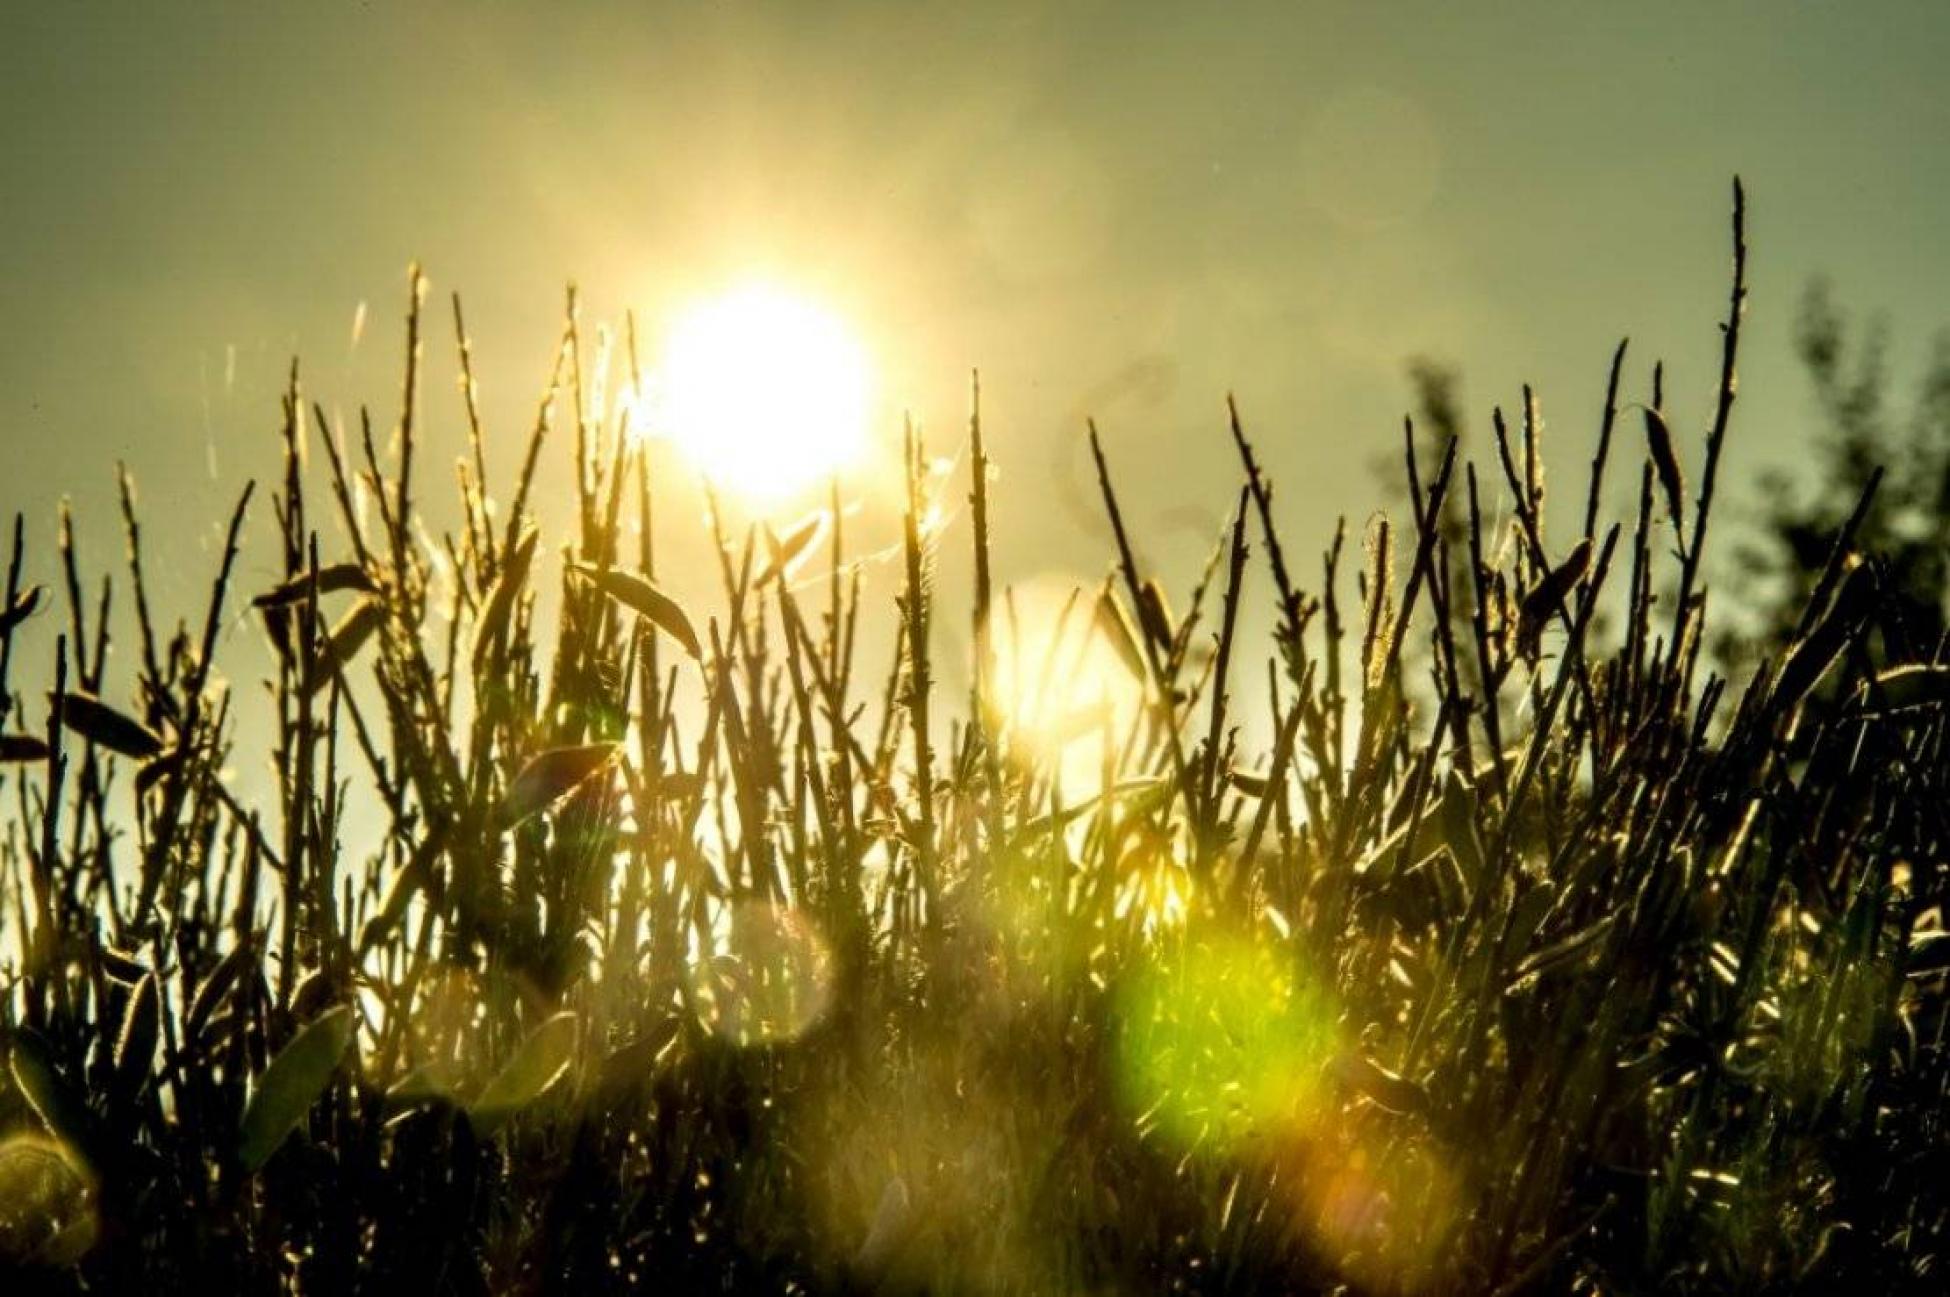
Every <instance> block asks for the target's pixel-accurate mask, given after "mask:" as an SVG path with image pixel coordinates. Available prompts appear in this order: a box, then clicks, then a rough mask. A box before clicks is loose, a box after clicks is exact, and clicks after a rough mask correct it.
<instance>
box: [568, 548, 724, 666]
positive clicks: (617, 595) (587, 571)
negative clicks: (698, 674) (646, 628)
mask: <svg viewBox="0 0 1950 1297" xmlns="http://www.w3.org/2000/svg"><path fill="white" fill-rule="evenodd" d="M570 571H572V572H574V573H575V574H576V575H577V576H579V577H581V578H582V579H583V580H585V581H588V582H589V583H590V584H592V585H594V586H595V587H596V588H597V589H598V590H601V591H602V592H603V593H604V594H606V595H608V596H609V597H610V598H612V599H614V600H616V602H618V603H620V604H622V605H623V606H624V607H626V608H629V609H631V610H632V611H634V612H637V613H640V614H642V615H643V616H644V617H645V618H647V619H648V620H649V621H650V623H651V624H652V625H653V626H655V627H656V628H657V629H658V630H660V631H662V632H663V633H664V634H666V635H668V636H670V637H671V638H672V639H674V640H676V641H677V642H678V643H679V644H681V645H683V646H684V651H685V652H686V653H689V654H690V655H691V656H692V657H694V658H701V657H703V656H704V650H703V648H702V647H701V646H700V645H699V644H698V639H697V631H695V630H694V629H692V627H691V619H690V617H689V616H688V615H686V614H685V612H684V609H683V608H682V607H681V606H680V605H679V604H678V602H677V601H676V600H675V599H672V598H671V597H670V596H669V595H667V594H665V593H664V592H663V591H661V590H659V589H657V587H656V586H654V585H651V584H650V583H649V582H648V581H645V580H644V579H643V578H642V577H640V576H633V575H632V574H630V573H628V572H622V571H618V570H617V569H616V568H613V567H591V566H590V565H589V564H587V563H577V564H576V565H575V566H574V567H572V568H571V569H570Z"/></svg>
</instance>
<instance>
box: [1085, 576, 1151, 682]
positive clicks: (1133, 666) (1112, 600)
mask: <svg viewBox="0 0 1950 1297" xmlns="http://www.w3.org/2000/svg"><path fill="white" fill-rule="evenodd" d="M1096 624H1097V632H1098V633H1099V634H1100V635H1102V636H1103V637H1104V641H1105V643H1107V644H1109V645H1110V647H1111V651H1112V652H1114V653H1115V654H1117V660H1118V661H1120V662H1122V663H1123V664H1124V669H1125V670H1127V671H1129V672H1130V673H1131V674H1132V675H1133V676H1134V677H1136V678H1137V679H1139V680H1143V679H1144V678H1145V669H1144V654H1143V653H1142V652H1141V651H1140V650H1139V649H1138V642H1137V636H1136V635H1135V634H1134V633H1132V631H1131V619H1130V618H1129V617H1127V616H1125V614H1124V605H1123V604H1121V603H1119V602H1118V601H1117V596H1116V595H1114V594H1112V593H1111V590H1110V586H1109V585H1108V584H1106V585H1105V586H1104V588H1103V591H1102V592H1101V593H1099V594H1098V596H1097V619H1096Z"/></svg>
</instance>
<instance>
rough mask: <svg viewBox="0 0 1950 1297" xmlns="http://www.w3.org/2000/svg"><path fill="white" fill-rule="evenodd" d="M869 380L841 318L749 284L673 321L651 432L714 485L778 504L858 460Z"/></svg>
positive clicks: (658, 376)
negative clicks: (681, 454)
mask: <svg viewBox="0 0 1950 1297" xmlns="http://www.w3.org/2000/svg"><path fill="white" fill-rule="evenodd" d="M870 377H871V375H870V370H869V366H868V364H867V356H866V351H865V349H864V348H863V347H862V346H861V345H860V342H859V340H858V339H857V337H856V336H855V334H854V332H853V330H852V329H850V328H849V327H848V326H847V324H846V323H845V321H843V320H842V319H841V318H840V317H839V316H838V315H836V314H834V313H833V312H831V311H828V310H826V309H825V308H823V307H821V306H819V305H818V304H817V303H815V302H813V301H810V300H808V299H806V298H803V297H799V296H796V295H794V294H792V293H789V292H787V291H785V290H783V289H780V288H777V287H774V286H772V285H767V284H748V285H744V286H741V287H738V288H735V289H732V290H730V291H728V292H726V293H724V294H722V295H720V296H717V297H713V298H709V299H707V300H705V301H702V302H699V303H697V304H696V305H694V306H692V307H691V308H690V309H689V310H687V311H686V312H685V313H684V314H682V315H681V316H679V317H678V318H677V320H676V321H675V322H674V323H673V325H672V327H671V330H670V333H669V335H668V339H667V341H666V343H665V346H664V350H663V355H662V363H661V364H660V365H659V366H658V369H657V372H656V390H655V392H654V394H653V400H652V428H651V431H652V433H653V435H661V436H663V437H665V438H667V439H668V440H669V441H671V442H672V443H673V444H674V445H676V446H677V448H678V449H679V450H680V451H681V452H682V453H683V454H684V456H685V457H686V458H688V459H689V460H690V461H691V462H692V463H693V464H695V465H696V466H697V467H698V469H699V470H700V471H701V472H703V473H704V475H705V476H706V477H707V478H709V479H710V480H711V481H712V482H713V483H714V484H716V485H719V486H721V487H728V488H732V489H735V490H738V491H740V492H742V493H744V494H745V495H747V496H751V497H754V498H756V499H758V500H761V501H773V500H778V499H781V498H783V497H786V496H789V495H792V494H793V493H795V492H797V491H799V490H802V489H804V488H805V487H807V486H809V485H811V484H812V483H814V482H816V481H819V480H821V479H822V478H825V477H826V476H828V475H829V474H832V473H835V472H838V471H840V470H842V469H845V468H847V467H849V466H851V465H852V464H854V463H856V462H858V461H859V459H860V458H861V456H862V454H863V453H864V452H865V449H866V436H867V406H868V398H869V390H870V386H871V383H870Z"/></svg>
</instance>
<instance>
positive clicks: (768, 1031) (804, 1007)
mask: <svg viewBox="0 0 1950 1297" xmlns="http://www.w3.org/2000/svg"><path fill="white" fill-rule="evenodd" d="M832 992H833V961H832V957H831V955H830V953H829V952H828V950H827V947H826V943H825V942H824V941H822V940H821V939H820V936H819V934H818V933H817V932H815V931H814V930H813V926H812V923H811V921H810V920H808V919H807V918H806V916H805V914H804V913H803V912H801V911H799V910H794V909H787V908H785V907H783V906H778V905H769V904H766V903H764V902H761V901H741V902H739V903H737V904H736V905H734V906H732V909H731V917H730V922H729V924H728V926H727V929H726V932H725V944H724V949H723V950H722V951H721V952H720V953H717V954H714V955H712V956H710V957H708V958H706V959H704V960H703V961H701V962H700V963H699V964H698V966H696V967H695V968H693V969H692V976H691V998H692V1003H693V1004H694V1005H695V1007H696V1010H697V1014H698V1017H699V1018H700V1019H701V1020H702V1021H703V1023H704V1025H705V1026H706V1027H708V1028H709V1029H710V1030H711V1032H712V1033H713V1034H714V1035H716V1036H718V1037H719V1038H720V1039H723V1040H726V1041H729V1042H731V1043H732V1044H734V1045H775V1044H782V1043H784V1042H786V1041H789V1040H794V1039H797V1038H798V1037H799V1036H802V1035H804V1034H805V1033H806V1032H807V1031H808V1030H810V1029H811V1028H812V1027H813V1025H814V1024H816V1023H817V1022H818V1021H819V1020H820V1019H821V1018H823V1017H825V1016H826V1010H827V1008H828V1006H829V1005H830V1003H831V1000H832Z"/></svg>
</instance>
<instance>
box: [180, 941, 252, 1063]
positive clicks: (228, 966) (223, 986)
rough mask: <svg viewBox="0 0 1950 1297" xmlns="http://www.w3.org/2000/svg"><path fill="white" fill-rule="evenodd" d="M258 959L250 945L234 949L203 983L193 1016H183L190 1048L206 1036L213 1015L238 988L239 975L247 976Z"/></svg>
mask: <svg viewBox="0 0 1950 1297" xmlns="http://www.w3.org/2000/svg"><path fill="white" fill-rule="evenodd" d="M255 955H256V950H255V948H254V947H252V946H251V945H250V944H249V943H248V942H247V943H245V944H243V945H239V946H233V947H231V950H230V953H229V954H227V955H225V956H224V957H223V958H222V959H219V960H218V961H217V966H216V967H215V968H212V969H211V970H210V975H209V976H208V977H206V978H204V979H203V985H201V986H199V987H197V988H196V994H195V995H194V996H192V997H191V999H190V1007H189V1012H188V1013H186V1014H185V1015H184V1016H183V1040H184V1042H185V1043H186V1044H187V1043H191V1042H194V1041H196V1040H197V1039H199V1038H200V1037H201V1036H202V1035H203V1028H204V1027H205V1026H206V1025H207V1024H208V1023H209V1021H210V1015H211V1014H212V1013H214V1012H215V1011H216V1008H217V1005H219V1004H221V1003H222V1002H223V998H224V997H225V996H226V995H228V994H229V993H230V988H231V987H232V986H235V985H236V984H237V975H238V974H239V973H241V972H243V970H244V965H245V964H247V963H249V962H250V961H251V960H252V959H253V958H254V957H255Z"/></svg>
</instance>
